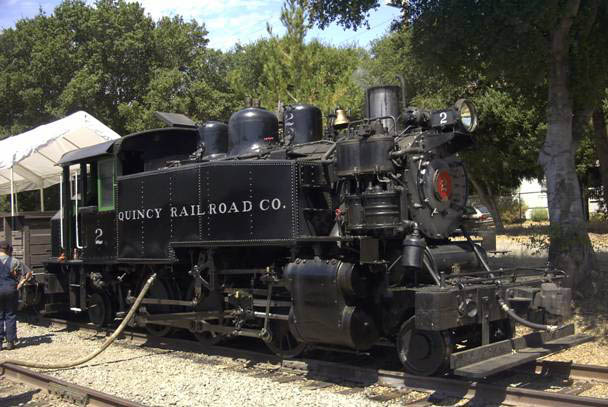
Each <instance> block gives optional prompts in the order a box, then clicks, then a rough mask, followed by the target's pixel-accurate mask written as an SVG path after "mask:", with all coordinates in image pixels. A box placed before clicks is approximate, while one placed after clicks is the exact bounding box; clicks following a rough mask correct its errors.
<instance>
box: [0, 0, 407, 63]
mask: <svg viewBox="0 0 608 407" xmlns="http://www.w3.org/2000/svg"><path fill="white" fill-rule="evenodd" d="M129 1H130V0H129ZM60 2H61V0H0V29H2V28H10V27H14V25H15V23H16V22H17V21H18V20H20V19H22V18H30V17H33V16H35V15H37V14H38V11H39V10H40V9H42V10H43V11H44V12H45V14H47V15H50V14H52V13H53V10H54V8H55V6H57V5H58V4H59V3H60ZM87 2H88V3H93V1H90V0H87ZM138 2H139V3H140V4H141V5H143V7H144V9H145V10H146V12H147V13H149V14H150V15H151V16H152V17H153V18H154V19H158V18H160V17H162V16H174V15H181V16H182V17H184V19H185V20H186V21H188V20H191V19H195V20H197V21H198V22H199V23H201V22H202V23H204V24H205V27H206V28H207V31H209V34H208V38H209V46H210V47H212V48H217V49H221V50H224V51H227V50H229V49H231V48H232V47H233V46H234V45H235V44H236V43H237V42H240V43H241V44H243V45H244V44H248V43H250V42H252V41H255V40H257V39H259V38H262V37H267V36H268V34H267V33H266V23H267V22H268V23H270V25H271V26H272V28H273V32H274V33H276V34H279V35H280V34H282V33H283V32H284V29H283V27H282V25H281V23H280V21H279V16H280V13H281V5H282V3H283V2H282V0H224V1H219V0H198V1H197V0H177V1H167V0H139V1H138ZM381 3H382V6H381V7H380V8H379V9H377V10H376V11H372V12H371V14H370V19H369V26H370V29H369V30H368V29H366V28H360V29H359V30H357V31H352V30H346V29H344V28H342V27H338V26H336V25H335V24H333V25H332V26H330V27H328V28H326V29H325V30H323V31H322V30H319V29H317V28H314V29H313V30H311V32H310V33H309V34H308V36H307V39H312V38H318V39H321V40H322V41H323V42H326V43H329V44H332V45H336V46H339V45H346V44H353V43H354V44H357V45H359V46H364V47H366V46H368V45H369V43H370V41H371V40H373V39H376V38H378V37H380V36H381V35H382V34H384V33H386V32H387V30H388V29H389V27H390V23H391V21H392V20H393V19H395V18H397V17H398V16H399V13H400V10H399V9H397V8H394V7H389V6H385V5H384V2H381Z"/></svg>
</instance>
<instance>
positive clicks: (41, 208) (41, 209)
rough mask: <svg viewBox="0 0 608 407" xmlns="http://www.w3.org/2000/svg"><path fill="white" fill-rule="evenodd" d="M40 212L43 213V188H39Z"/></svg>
mask: <svg viewBox="0 0 608 407" xmlns="http://www.w3.org/2000/svg"><path fill="white" fill-rule="evenodd" d="M40 212H44V187H40Z"/></svg>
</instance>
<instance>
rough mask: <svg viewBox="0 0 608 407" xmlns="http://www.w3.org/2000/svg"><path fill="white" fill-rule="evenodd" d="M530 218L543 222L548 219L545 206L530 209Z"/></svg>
mask: <svg viewBox="0 0 608 407" xmlns="http://www.w3.org/2000/svg"><path fill="white" fill-rule="evenodd" d="M531 220H532V221H534V222H545V221H547V220H549V214H548V213H547V209H545V208H535V209H532V216H531Z"/></svg>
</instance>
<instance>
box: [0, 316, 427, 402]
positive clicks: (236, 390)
mask: <svg viewBox="0 0 608 407" xmlns="http://www.w3.org/2000/svg"><path fill="white" fill-rule="evenodd" d="M18 334H19V338H20V341H19V345H18V347H17V348H16V349H14V350H11V351H7V350H4V351H2V352H0V361H4V360H6V359H8V358H11V359H21V360H30V361H40V362H58V361H68V360H75V359H77V358H80V357H82V356H85V355H87V354H89V353H90V352H92V351H94V350H95V349H97V348H98V347H99V346H101V344H102V343H103V340H104V339H105V337H102V336H100V335H96V334H94V333H92V332H86V331H71V332H70V331H68V330H66V329H65V328H62V327H60V326H55V325H52V326H50V327H42V326H37V325H32V324H29V323H25V322H21V323H19V327H18ZM252 365H253V366H252ZM277 368H278V366H273V365H270V364H267V366H266V365H255V363H254V362H252V361H250V360H243V359H232V358H229V357H224V356H215V355H214V356H210V355H206V354H203V353H192V352H182V351H174V350H167V349H157V348H148V347H142V346H140V345H135V344H134V343H132V342H131V341H130V340H129V339H124V340H118V341H116V343H114V344H113V345H112V346H110V347H109V348H108V349H107V350H106V351H105V352H103V353H102V354H101V355H99V356H98V357H97V358H95V359H93V360H91V361H90V362H88V363H86V364H84V365H82V366H78V367H75V368H70V369H62V370H45V371H44V372H45V373H46V374H49V375H51V376H54V377H58V378H61V379H63V380H65V381H68V382H71V383H76V384H79V385H81V386H86V387H91V388H93V389H95V390H98V391H102V392H105V393H109V394H113V395H115V396H119V397H122V398H125V399H129V400H133V401H137V402H140V403H142V404H145V405H148V406H203V405H205V406H206V405H213V406H235V405H247V406H285V405H298V406H337V405H339V406H374V407H378V406H383V405H386V406H391V405H403V403H405V402H408V401H414V400H417V399H420V398H424V397H425V394H424V393H417V392H411V393H408V394H405V395H404V396H402V397H399V398H395V399H393V400H390V401H387V402H378V401H374V400H372V399H370V398H369V397H368V395H370V392H374V387H370V388H367V389H365V390H362V391H357V389H354V390H355V391H352V390H353V389H352V388H349V387H344V386H339V385H332V386H328V387H325V388H322V389H314V388H313V389H310V388H308V389H307V388H306V387H307V386H308V385H310V381H308V380H305V379H301V380H294V381H289V382H286V383H278V382H276V381H273V380H272V378H273V377H274V378H275V379H276V376H277V373H276V372H274V370H276V369H277ZM265 369H266V370H265ZM265 371H266V372H267V374H264V372H265ZM252 373H253V374H252ZM341 392H344V393H349V394H340V393H341Z"/></svg>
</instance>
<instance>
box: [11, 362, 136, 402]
mask: <svg viewBox="0 0 608 407" xmlns="http://www.w3.org/2000/svg"><path fill="white" fill-rule="evenodd" d="M0 376H1V377H2V378H4V379H8V380H10V381H13V382H18V383H22V384H29V385H32V386H34V387H36V388H38V389H42V390H45V391H47V392H48V393H49V394H51V395H54V396H57V397H59V398H61V399H62V400H66V401H68V402H70V403H74V404H76V405H80V406H98V407H144V406H143V405H142V404H139V403H136V402H133V401H129V400H125V399H123V398H120V397H116V396H113V395H111V394H107V393H102V392H100V391H97V390H94V389H90V388H88V387H84V386H79V385H77V384H73V383H68V382H66V381H64V380H60V379H57V378H55V377H52V376H49V375H46V374H44V373H40V372H35V371H33V370H29V369H25V368H23V367H21V366H16V365H13V364H10V363H3V364H1V365H0ZM3 400H5V401H7V402H10V397H8V398H3ZM20 405H21V404H20Z"/></svg>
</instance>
